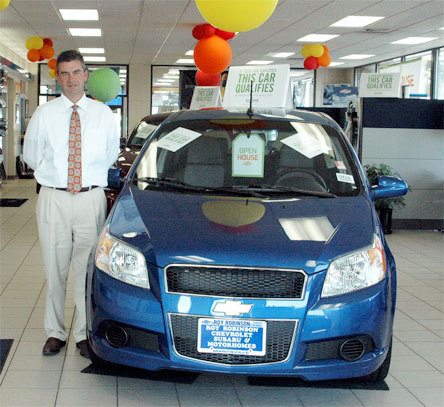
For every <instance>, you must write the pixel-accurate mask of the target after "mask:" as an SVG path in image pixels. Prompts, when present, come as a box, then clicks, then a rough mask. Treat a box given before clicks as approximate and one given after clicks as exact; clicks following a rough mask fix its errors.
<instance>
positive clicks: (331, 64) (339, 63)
mask: <svg viewBox="0 0 444 407" xmlns="http://www.w3.org/2000/svg"><path fill="white" fill-rule="evenodd" d="M338 65H344V62H330V64H329V65H328V66H338Z"/></svg>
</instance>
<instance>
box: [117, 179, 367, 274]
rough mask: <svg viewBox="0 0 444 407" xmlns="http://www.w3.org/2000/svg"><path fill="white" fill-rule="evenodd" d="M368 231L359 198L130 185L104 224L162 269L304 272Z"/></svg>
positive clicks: (356, 245) (362, 242)
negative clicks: (249, 194) (196, 266)
mask: <svg viewBox="0 0 444 407" xmlns="http://www.w3.org/2000/svg"><path fill="white" fill-rule="evenodd" d="M374 230H375V225H374V221H373V214H372V204H371V202H370V201H369V200H368V199H367V198H366V197H365V196H354V197H338V198H317V197H303V198H300V197H297V198H285V199H283V198H282V197H279V199H278V198H270V199H263V200H262V199H257V198H244V197H227V196H219V195H196V194H188V193H175V192H165V191H158V190H145V191H143V190H139V189H137V188H134V187H128V186H126V187H125V188H124V189H123V191H122V193H121V195H120V198H119V199H118V201H117V203H116V206H115V208H114V211H113V214H112V219H111V222H110V232H111V233H112V234H113V235H114V236H116V237H118V238H120V239H122V240H124V241H127V242H128V243H129V244H132V245H134V246H136V247H138V248H139V249H140V250H142V251H143V252H144V254H145V257H146V258H147V261H149V262H151V263H153V264H156V265H158V266H160V267H164V266H166V265H168V264H207V265H211V264H215V265H216V264H217V265H235V266H244V267H247V266H248V267H280V268H299V269H304V270H305V271H306V272H307V273H312V272H316V271H320V270H322V269H324V268H326V267H327V266H328V264H329V263H330V262H331V260H332V259H334V258H336V257H338V256H340V255H343V254H345V253H349V252H352V251H355V250H358V249H361V248H363V247H366V246H368V245H370V244H371V242H372V239H373V235H374Z"/></svg>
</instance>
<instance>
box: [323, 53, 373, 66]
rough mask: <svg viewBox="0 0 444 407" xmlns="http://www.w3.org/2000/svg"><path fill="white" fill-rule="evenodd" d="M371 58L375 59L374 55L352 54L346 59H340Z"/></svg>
mask: <svg viewBox="0 0 444 407" xmlns="http://www.w3.org/2000/svg"><path fill="white" fill-rule="evenodd" d="M370 57H374V55H371V54H350V55H346V56H345V57H340V58H339V59H365V58H370ZM330 65H331V64H330Z"/></svg>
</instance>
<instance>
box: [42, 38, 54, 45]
mask: <svg viewBox="0 0 444 407" xmlns="http://www.w3.org/2000/svg"><path fill="white" fill-rule="evenodd" d="M43 45H47V46H48V47H52V46H53V45H54V44H53V43H52V40H51V38H43Z"/></svg>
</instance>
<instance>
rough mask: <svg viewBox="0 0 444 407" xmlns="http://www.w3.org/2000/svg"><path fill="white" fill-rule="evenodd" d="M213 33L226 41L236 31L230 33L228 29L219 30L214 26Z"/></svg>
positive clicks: (232, 36)
mask: <svg viewBox="0 0 444 407" xmlns="http://www.w3.org/2000/svg"><path fill="white" fill-rule="evenodd" d="M215 34H216V35H217V36H218V37H220V38H223V39H224V40H226V41H228V40H231V39H232V38H234V36H235V35H236V33H232V32H230V31H224V30H219V28H216V32H215Z"/></svg>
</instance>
